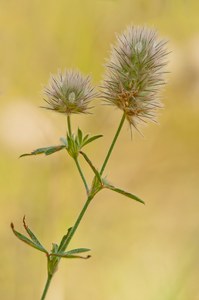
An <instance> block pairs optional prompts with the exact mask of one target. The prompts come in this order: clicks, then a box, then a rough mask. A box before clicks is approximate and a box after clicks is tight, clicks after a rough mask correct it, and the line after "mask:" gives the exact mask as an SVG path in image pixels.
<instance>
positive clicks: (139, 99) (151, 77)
mask: <svg viewBox="0 0 199 300" xmlns="http://www.w3.org/2000/svg"><path fill="white" fill-rule="evenodd" d="M165 44H166V42H165V41H164V40H159V39H158V37H157V33H156V32H155V31H154V30H151V29H148V28H145V27H133V26H130V27H128V28H127V29H126V30H125V31H124V33H122V34H121V35H118V36H117V43H116V44H115V45H114V46H112V50H111V56H110V58H109V59H108V60H107V64H106V71H105V76H104V81H103V83H102V86H101V92H100V93H97V92H96V91H95V89H94V87H93V86H92V84H91V78H90V77H89V76H84V75H82V74H81V73H80V72H79V71H77V70H69V71H64V72H61V71H59V72H58V74H57V75H53V76H51V78H50V81H49V84H48V86H47V87H45V89H44V95H45V96H44V97H45V98H44V100H45V101H46V103H47V106H45V108H47V109H50V110H53V111H55V112H59V113H62V114H65V115H66V119H67V133H66V136H65V137H64V138H61V139H60V144H58V145H55V146H50V147H44V148H39V149H36V150H34V151H32V152H31V153H26V154H22V155H21V157H24V156H30V155H39V154H45V155H51V154H53V153H55V152H57V151H61V150H66V152H67V153H68V155H69V156H70V157H72V159H73V160H74V162H75V165H76V167H77V169H78V171H79V174H80V176H81V178H82V182H83V184H84V187H85V191H86V195H87V199H86V201H85V204H84V206H83V208H82V210H81V211H80V213H79V215H78V217H77V220H76V222H75V223H74V225H73V226H72V227H70V228H69V229H68V231H67V233H65V234H64V236H63V238H62V239H61V241H60V243H59V244H56V243H53V244H52V249H51V250H50V251H49V250H46V248H45V247H44V246H43V245H42V244H41V242H40V241H39V240H38V238H37V237H36V236H35V234H34V233H33V232H32V231H31V230H30V228H29V227H28V225H27V223H26V220H25V217H24V219H23V225H24V228H25V230H26V232H27V235H28V237H27V236H25V235H22V234H21V233H19V232H18V231H16V230H15V228H14V225H13V223H11V228H12V230H13V232H14V234H15V235H16V236H17V237H18V238H19V239H20V240H21V241H23V242H25V243H26V244H28V245H29V246H32V247H33V248H35V249H37V250H39V251H41V252H43V253H45V255H46V257H47V275H48V276H47V281H46V285H45V287H44V291H43V294H42V296H41V300H43V299H45V298H46V294H47V291H48V288H49V286H50V283H51V280H52V278H53V276H54V274H55V272H56V270H57V268H58V265H59V263H60V260H61V259H62V258H68V259H70V258H82V259H87V258H89V257H90V255H87V256H85V255H83V256H82V253H85V252H88V251H90V249H88V248H76V249H72V250H68V246H69V244H70V241H71V239H72V237H73V236H74V234H75V232H76V230H77V228H78V226H79V224H80V222H81V220H82V218H83V216H84V214H85V212H86V210H87V208H88V206H89V204H90V202H91V201H92V200H93V198H94V197H95V195H96V194H97V193H98V192H100V191H101V190H102V189H105V188H106V189H109V190H112V191H114V192H117V193H120V194H122V195H124V196H126V197H129V198H131V199H133V200H135V201H137V202H140V203H144V201H143V200H142V199H140V198H139V197H137V196H136V195H134V194H132V193H129V192H126V191H124V190H122V189H120V188H118V187H115V186H114V185H112V184H110V183H109V181H108V180H107V179H106V178H104V176H103V173H104V170H105V167H106V165H107V163H108V161H109V158H110V156H111V153H112V151H113V148H114V146H115V143H116V141H117V139H118V136H119V133H120V131H121V129H122V126H123V124H124V121H125V120H127V121H128V122H129V124H130V125H132V126H133V127H135V128H137V125H138V123H139V122H140V121H141V122H146V121H147V120H153V121H154V120H155V116H156V111H157V108H159V107H160V106H161V105H160V101H159V88H160V87H161V86H162V85H163V84H164V83H165V82H164V73H165V68H164V67H165V65H166V60H165V57H166V55H167V50H166V48H165ZM99 96H100V97H101V98H103V99H104V101H105V102H106V103H107V104H110V105H113V106H115V107H117V108H119V109H120V110H122V111H123V114H122V118H121V121H120V122H119V126H118V129H117V130H116V133H115V136H114V137H113V140H112V143H111V145H110V148H109V149H108V151H107V155H106V157H105V159H104V162H103V164H102V166H101V168H100V169H98V168H96V167H95V166H94V164H93V162H92V161H91V160H90V158H89V157H88V156H87V154H86V153H85V151H84V147H85V146H86V145H88V144H89V143H91V142H93V141H95V140H96V139H99V138H101V137H102V135H95V136H89V135H88V134H84V133H83V132H82V130H81V129H79V128H78V130H77V132H73V130H72V125H71V117H72V115H73V114H80V113H88V112H89V109H90V108H91V106H90V102H91V101H92V100H93V99H94V98H96V97H99ZM132 126H131V127H132ZM80 156H82V158H83V159H85V161H86V163H87V164H88V166H89V167H90V168H91V170H92V171H93V180H92V182H91V184H90V185H89V184H88V182H87V179H86V178H85V176H84V172H83V170H82V168H81V165H80V163H79V157H80Z"/></svg>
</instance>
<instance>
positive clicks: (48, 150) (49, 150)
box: [19, 145, 66, 158]
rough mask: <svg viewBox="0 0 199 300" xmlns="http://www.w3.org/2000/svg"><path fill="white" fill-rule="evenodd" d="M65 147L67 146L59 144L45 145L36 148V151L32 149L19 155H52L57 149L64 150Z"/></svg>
mask: <svg viewBox="0 0 199 300" xmlns="http://www.w3.org/2000/svg"><path fill="white" fill-rule="evenodd" d="M63 148H66V146H65V145H59V146H50V147H45V148H39V149H36V150H34V151H32V152H31V153H25V154H22V155H20V156H19V157H20V158H21V157H24V156H31V155H39V154H45V155H50V154H53V153H55V152H57V151H60V150H62V149H63Z"/></svg>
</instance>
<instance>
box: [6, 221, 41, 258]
mask: <svg viewBox="0 0 199 300" xmlns="http://www.w3.org/2000/svg"><path fill="white" fill-rule="evenodd" d="M11 228H12V231H13V233H14V234H15V235H16V237H17V238H18V239H20V240H21V241H22V242H24V243H26V244H28V245H29V246H31V247H33V248H35V249H37V250H39V251H41V252H44V253H47V252H46V250H44V249H43V248H41V247H40V246H39V245H37V244H35V243H33V242H32V241H31V240H29V239H28V238H27V237H26V236H24V235H23V234H21V233H20V232H18V231H16V230H15V229H14V224H13V223H11Z"/></svg>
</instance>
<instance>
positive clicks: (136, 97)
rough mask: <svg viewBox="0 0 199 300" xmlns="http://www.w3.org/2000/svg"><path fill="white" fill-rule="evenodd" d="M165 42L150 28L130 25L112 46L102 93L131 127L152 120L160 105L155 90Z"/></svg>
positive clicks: (161, 74) (161, 72) (161, 82)
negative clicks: (119, 110)
mask: <svg viewBox="0 0 199 300" xmlns="http://www.w3.org/2000/svg"><path fill="white" fill-rule="evenodd" d="M165 44H166V41H164V40H159V39H158V38H157V33H156V32H155V31H154V30H151V29H148V28H145V27H134V26H130V27H128V28H127V29H126V30H125V31H124V33H122V34H121V35H118V36H117V43H116V45H114V46H113V47H112V51H111V56H110V59H109V60H108V62H107V65H106V67H107V68H106V73H105V79H104V82H103V85H102V89H103V90H102V95H103V98H104V99H105V101H106V102H107V103H108V104H111V105H114V106H116V107H118V108H120V109H121V110H123V111H124V113H125V116H126V119H127V120H128V121H129V123H130V124H131V125H133V126H134V127H135V128H137V124H138V123H139V121H142V122H146V121H147V120H148V119H149V120H153V121H154V120H155V115H156V110H157V108H158V107H160V106H161V103H160V101H159V99H158V94H159V88H160V87H161V86H162V85H164V83H165V82H164V79H163V77H164V73H165V69H164V67H165V64H166V61H165V56H166V55H167V50H166V48H165Z"/></svg>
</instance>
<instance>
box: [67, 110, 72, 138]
mask: <svg viewBox="0 0 199 300" xmlns="http://www.w3.org/2000/svg"><path fill="white" fill-rule="evenodd" d="M67 124H68V133H69V136H71V135H72V130H71V122H70V115H68V116H67Z"/></svg>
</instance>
